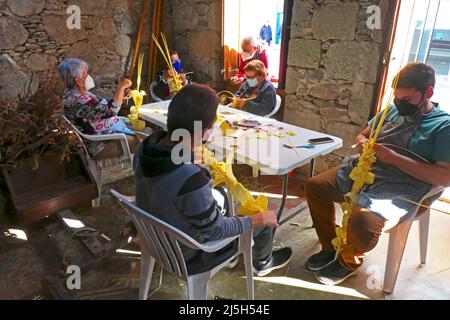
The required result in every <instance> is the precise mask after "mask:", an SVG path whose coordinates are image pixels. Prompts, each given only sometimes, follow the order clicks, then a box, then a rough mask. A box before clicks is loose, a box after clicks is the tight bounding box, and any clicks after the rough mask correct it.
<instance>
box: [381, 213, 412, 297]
mask: <svg viewBox="0 0 450 320" xmlns="http://www.w3.org/2000/svg"><path fill="white" fill-rule="evenodd" d="M411 224H412V220H407V221H404V222H402V223H400V224H399V225H398V226H396V227H395V228H394V229H393V230H391V231H390V233H389V246H388V253H387V259H386V268H385V271H384V283H383V291H384V292H386V293H392V292H394V288H395V283H396V281H397V276H398V271H399V270H400V264H401V263H402V258H403V252H404V251H405V247H406V241H407V240H408V233H409V229H410V228H411Z"/></svg>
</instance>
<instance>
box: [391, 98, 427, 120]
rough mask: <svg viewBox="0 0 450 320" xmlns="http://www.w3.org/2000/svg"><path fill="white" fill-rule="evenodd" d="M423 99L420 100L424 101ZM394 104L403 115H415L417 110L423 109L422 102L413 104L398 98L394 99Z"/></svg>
mask: <svg viewBox="0 0 450 320" xmlns="http://www.w3.org/2000/svg"><path fill="white" fill-rule="evenodd" d="M422 99H423V96H422ZM422 99H421V100H420V101H422ZM394 104H395V107H396V108H397V110H398V114H399V115H401V116H403V117H407V116H412V115H415V114H416V113H417V112H419V110H421V109H422V108H423V105H422V103H419V104H412V103H410V102H408V101H406V100H401V99H398V98H395V99H394Z"/></svg>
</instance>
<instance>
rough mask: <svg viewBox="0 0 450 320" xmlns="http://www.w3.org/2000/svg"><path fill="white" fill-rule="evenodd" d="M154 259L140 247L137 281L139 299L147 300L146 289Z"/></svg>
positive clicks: (150, 280)
mask: <svg viewBox="0 0 450 320" xmlns="http://www.w3.org/2000/svg"><path fill="white" fill-rule="evenodd" d="M154 266H155V259H154V258H153V257H152V256H150V254H149V253H148V252H147V251H146V250H145V249H144V248H142V250H141V265H140V281H139V300H147V296H148V290H149V289H150V284H151V282H152V274H153V267H154Z"/></svg>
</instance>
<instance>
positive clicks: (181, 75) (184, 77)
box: [180, 73, 186, 84]
mask: <svg viewBox="0 0 450 320" xmlns="http://www.w3.org/2000/svg"><path fill="white" fill-rule="evenodd" d="M180 80H181V81H182V82H183V84H185V83H186V74H185V73H180Z"/></svg>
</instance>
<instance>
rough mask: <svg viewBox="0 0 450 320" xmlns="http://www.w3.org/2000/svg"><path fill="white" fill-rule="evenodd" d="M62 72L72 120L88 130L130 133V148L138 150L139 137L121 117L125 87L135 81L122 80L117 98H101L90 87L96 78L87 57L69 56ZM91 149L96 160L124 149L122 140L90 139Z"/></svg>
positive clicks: (132, 150)
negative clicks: (103, 140)
mask: <svg viewBox="0 0 450 320" xmlns="http://www.w3.org/2000/svg"><path fill="white" fill-rule="evenodd" d="M58 72H59V75H60V77H61V79H62V81H63V82H64V84H65V91H64V95H63V104H64V114H65V116H66V117H67V118H68V119H69V121H71V122H72V123H73V124H74V125H76V126H77V127H78V128H79V129H80V131H81V132H83V133H85V134H108V133H109V134H110V133H116V132H122V133H126V134H127V139H128V144H129V146H130V150H131V152H132V153H134V151H135V150H136V148H137V146H138V144H139V140H138V138H137V137H136V136H135V135H134V134H133V131H131V130H128V129H127V128H126V126H125V125H124V124H123V122H122V121H121V120H120V118H119V117H117V113H118V112H119V110H120V107H121V105H122V101H123V99H124V96H125V90H126V89H128V88H129V87H130V86H131V81H130V80H128V79H124V80H122V81H121V82H120V83H119V85H118V88H117V91H116V93H115V95H114V97H113V99H109V100H108V99H105V98H97V97H96V96H95V95H94V94H93V93H92V92H90V91H89V90H91V89H92V88H94V80H93V79H92V77H91V76H89V75H88V65H87V63H86V62H85V61H83V60H81V59H74V58H69V59H65V60H63V61H62V62H61V64H60V65H59V66H58ZM87 149H88V152H89V153H90V154H91V157H92V159H94V160H103V159H110V158H116V157H120V156H121V155H122V152H123V151H122V147H121V144H120V142H119V141H118V140H117V141H115V140H113V141H107V142H90V143H89V144H88V145H87Z"/></svg>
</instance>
